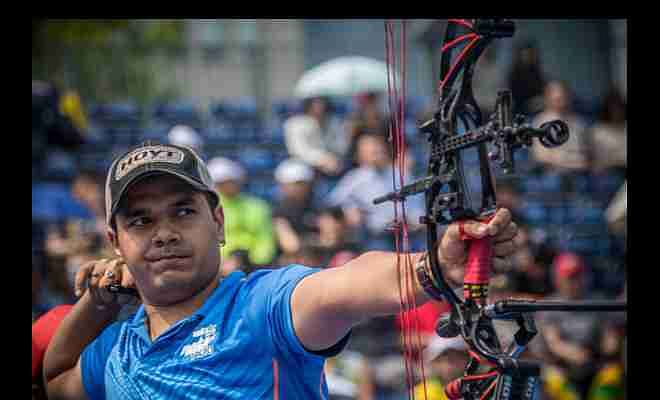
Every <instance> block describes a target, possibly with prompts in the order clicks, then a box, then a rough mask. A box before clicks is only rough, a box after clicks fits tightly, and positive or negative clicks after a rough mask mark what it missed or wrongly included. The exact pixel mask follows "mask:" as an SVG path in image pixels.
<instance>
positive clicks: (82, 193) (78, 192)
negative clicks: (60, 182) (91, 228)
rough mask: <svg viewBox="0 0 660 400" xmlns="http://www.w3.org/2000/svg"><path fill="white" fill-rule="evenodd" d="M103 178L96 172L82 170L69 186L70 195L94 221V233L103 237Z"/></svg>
mask: <svg viewBox="0 0 660 400" xmlns="http://www.w3.org/2000/svg"><path fill="white" fill-rule="evenodd" d="M104 190H105V177H104V176H103V175H101V174H99V173H98V172H96V171H87V170H83V171H80V172H79V173H78V175H77V176H76V177H75V178H74V180H73V183H72V184H71V194H72V195H73V198H74V199H76V201H78V202H79V203H80V204H82V205H83V206H84V207H85V208H86V209H87V211H89V213H90V215H91V217H92V218H93V219H94V224H95V229H96V232H97V233H98V234H99V235H100V236H101V237H105V233H106V223H105V194H104Z"/></svg>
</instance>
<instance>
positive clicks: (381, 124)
mask: <svg viewBox="0 0 660 400" xmlns="http://www.w3.org/2000/svg"><path fill="white" fill-rule="evenodd" d="M356 102H357V104H358V107H357V109H356V110H355V111H354V112H353V113H352V114H351V115H350V117H349V119H348V121H347V124H346V129H347V130H348V137H349V139H350V146H349V149H348V154H347V155H346V160H347V161H348V162H349V163H350V165H351V166H352V167H355V166H357V165H358V160H357V142H358V140H359V139H360V136H362V135H364V134H375V135H382V136H383V138H385V139H387V134H388V132H389V119H388V117H387V115H386V113H385V112H384V107H383V104H382V96H381V94H380V93H364V94H361V95H359V96H357V98H356ZM388 154H390V151H389V146H388ZM390 158H391V154H390Z"/></svg>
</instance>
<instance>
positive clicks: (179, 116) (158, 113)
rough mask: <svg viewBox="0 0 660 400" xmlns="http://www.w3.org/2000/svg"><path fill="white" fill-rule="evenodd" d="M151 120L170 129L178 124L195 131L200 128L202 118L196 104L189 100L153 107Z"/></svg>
mask: <svg viewBox="0 0 660 400" xmlns="http://www.w3.org/2000/svg"><path fill="white" fill-rule="evenodd" d="M151 118H152V119H153V120H154V121H158V122H159V123H162V124H167V125H169V126H170V127H172V126H174V125H179V124H183V125H188V126H190V127H192V128H193V129H197V130H199V129H200V128H201V127H202V116H201V114H200V112H199V111H198V108H197V105H196V103H195V102H194V101H193V100H191V99H181V100H176V101H169V102H165V103H160V104H156V105H155V106H154V107H153V110H152V114H151Z"/></svg>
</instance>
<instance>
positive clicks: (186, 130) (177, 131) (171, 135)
mask: <svg viewBox="0 0 660 400" xmlns="http://www.w3.org/2000/svg"><path fill="white" fill-rule="evenodd" d="M167 140H168V142H169V143H170V144H174V145H178V146H187V147H190V148H192V149H193V150H195V151H196V152H197V154H203V153H204V140H203V139H202V137H201V136H200V135H199V133H197V132H196V131H195V130H194V129H193V128H191V127H189V126H187V125H175V126H174V127H172V129H170V131H169V132H168V134H167Z"/></svg>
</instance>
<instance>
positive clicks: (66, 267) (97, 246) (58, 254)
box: [46, 219, 114, 299]
mask: <svg viewBox="0 0 660 400" xmlns="http://www.w3.org/2000/svg"><path fill="white" fill-rule="evenodd" d="M97 225H98V224H95V222H94V221H85V220H81V219H71V220H68V221H66V223H65V224H64V225H61V226H59V225H53V226H51V227H50V229H49V231H48V236H47V238H46V254H47V256H48V265H49V270H48V272H49V274H50V276H49V283H51V284H52V285H54V286H53V287H54V288H55V289H56V290H55V292H56V293H58V294H60V295H62V296H64V298H66V299H68V298H73V297H72V296H73V284H74V277H75V275H76V272H78V268H80V266H81V265H82V264H84V263H86V262H87V261H91V260H95V259H99V258H108V257H114V252H113V251H112V249H111V247H110V245H109V243H108V242H107V241H106V240H105V238H104V237H103V236H101V234H99V232H98V231H97Z"/></svg>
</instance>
